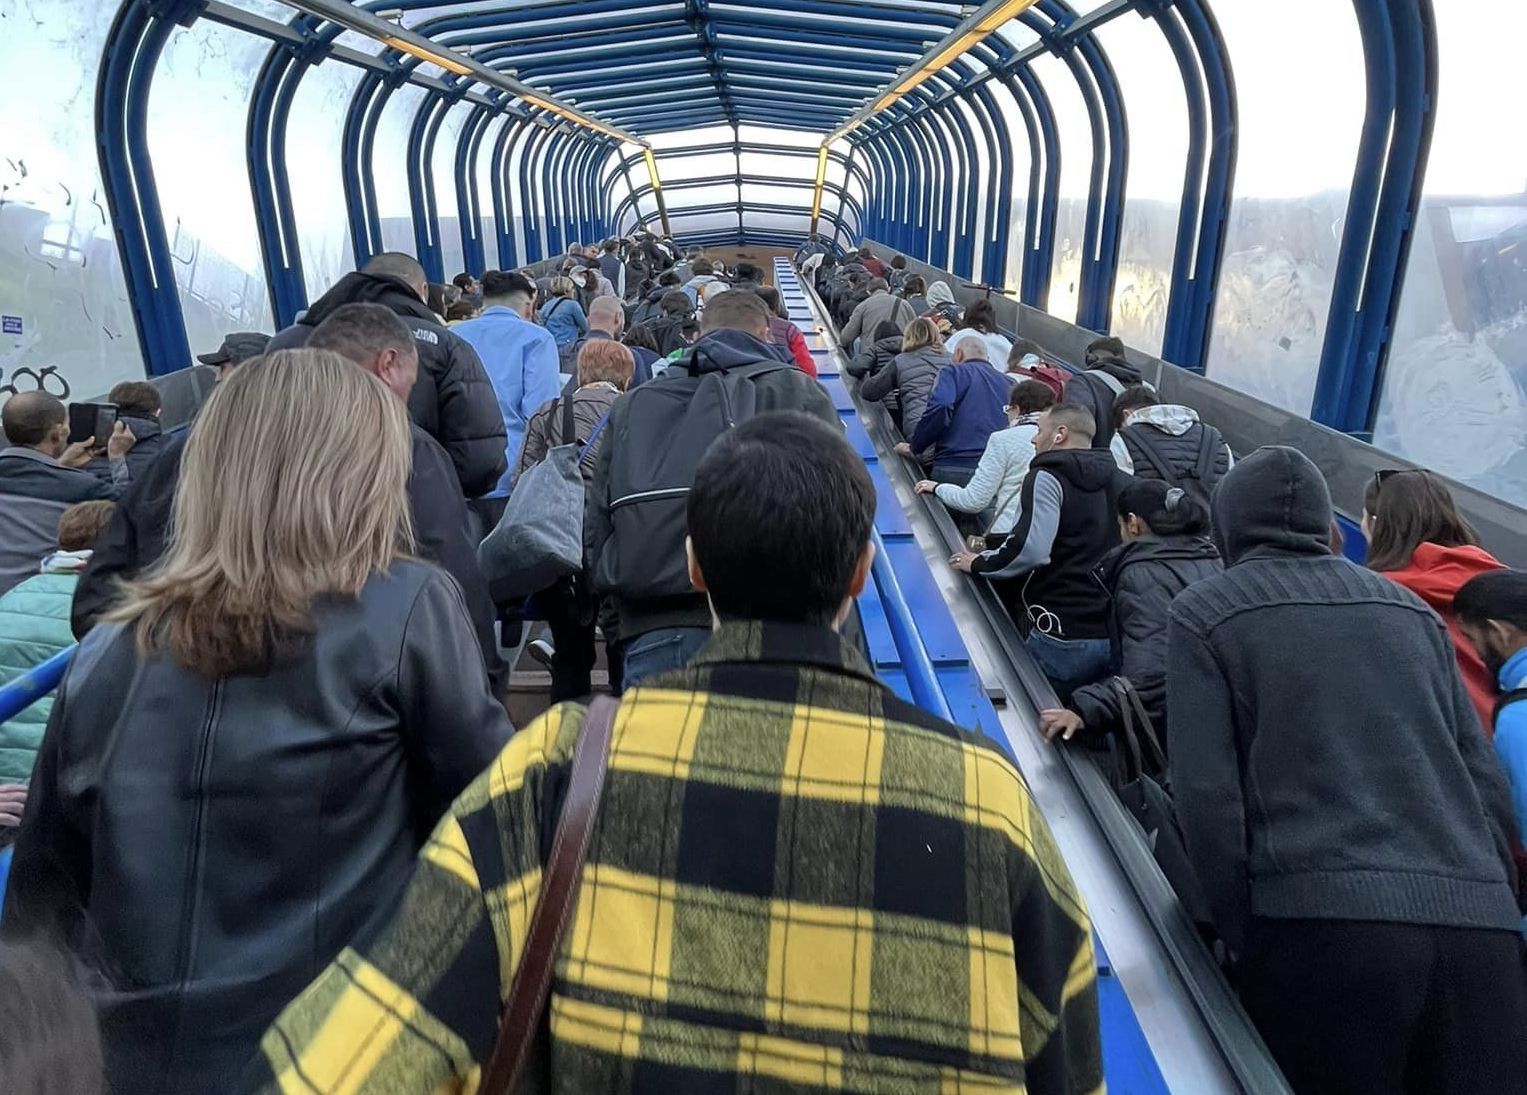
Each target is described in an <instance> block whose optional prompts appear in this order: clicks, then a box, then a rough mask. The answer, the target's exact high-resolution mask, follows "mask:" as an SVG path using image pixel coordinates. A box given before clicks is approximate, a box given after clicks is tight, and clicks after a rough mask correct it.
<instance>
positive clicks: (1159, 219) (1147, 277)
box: [1098, 18, 1188, 354]
mask: <svg viewBox="0 0 1527 1095" xmlns="http://www.w3.org/2000/svg"><path fill="white" fill-rule="evenodd" d="M1098 38H1099V41H1100V42H1101V43H1102V45H1103V48H1104V49H1106V50H1107V51H1108V59H1109V61H1110V62H1112V64H1113V68H1114V72H1115V73H1116V74H1117V76H1118V78H1119V86H1120V88H1121V90H1122V93H1123V97H1124V112H1125V115H1126V117H1127V118H1128V121H1129V146H1130V157H1129V178H1128V180H1127V183H1126V185H1125V190H1124V217H1123V222H1122V224H1121V225H1120V230H1121V236H1120V240H1119V274H1118V279H1117V280H1116V281H1115V283H1114V290H1113V331H1112V333H1113V334H1116V335H1118V336H1119V337H1120V338H1122V339H1123V340H1124V341H1125V342H1126V343H1128V344H1129V345H1131V346H1135V347H1138V348H1139V349H1141V350H1144V351H1146V352H1147V353H1150V354H1160V353H1161V340H1162V336H1163V335H1164V334H1165V333H1166V307H1167V300H1168V297H1169V296H1170V295H1171V289H1172V257H1173V255H1174V254H1175V252H1176V250H1177V219H1178V213H1179V212H1180V211H1181V208H1182V179H1183V171H1184V169H1185V167H1186V164H1187V159H1188V97H1187V92H1186V91H1185V90H1184V89H1183V85H1182V80H1181V78H1180V77H1179V75H1178V68H1177V61H1176V59H1175V58H1174V57H1173V56H1172V49H1171V47H1170V46H1169V45H1167V41H1166V37H1165V36H1164V35H1163V34H1162V33H1161V30H1160V28H1159V26H1158V25H1157V23H1156V21H1155V20H1154V19H1130V18H1124V19H1115V20H1113V21H1112V22H1110V23H1107V24H1105V25H1104V26H1103V27H1101V28H1100V29H1099V30H1098Z"/></svg>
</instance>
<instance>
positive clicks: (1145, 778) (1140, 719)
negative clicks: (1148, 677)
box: [1110, 677, 1213, 929]
mask: <svg viewBox="0 0 1527 1095" xmlns="http://www.w3.org/2000/svg"><path fill="white" fill-rule="evenodd" d="M1111 683H1112V686H1113V688H1114V691H1115V692H1117V693H1118V697H1119V710H1120V712H1121V714H1122V719H1121V727H1120V730H1119V732H1118V733H1117V734H1114V735H1111V736H1110V752H1111V753H1112V754H1113V761H1114V763H1113V771H1112V773H1111V776H1110V779H1111V782H1112V783H1113V788H1114V792H1115V793H1116V794H1117V795H1118V796H1119V801H1120V802H1122V803H1123V804H1124V808H1125V809H1126V810H1128V811H1129V815H1130V817H1132V818H1134V819H1135V823H1136V824H1137V825H1139V826H1140V828H1141V830H1142V831H1143V832H1144V833H1145V841H1146V843H1147V844H1148V845H1149V846H1150V849H1151V854H1152V855H1154V856H1155V858H1156V864H1157V866H1159V867H1160V868H1161V873H1162V874H1163V875H1165V876H1166V880H1167V881H1168V882H1169V883H1171V885H1172V889H1173V890H1175V891H1176V892H1177V898H1178V900H1180V901H1181V902H1182V906H1183V908H1184V909H1186V910H1187V912H1188V915H1189V916H1191V917H1192V918H1193V922H1194V923H1195V924H1197V925H1199V927H1200V928H1201V929H1203V928H1207V927H1209V926H1210V925H1212V923H1213V917H1212V915H1211V913H1210V910H1209V899H1208V898H1207V897H1206V896H1204V891H1203V887H1202V886H1200V885H1199V882H1198V875H1197V873H1196V872H1195V871H1194V870H1193V862H1192V860H1190V859H1189V858H1188V849H1187V845H1186V844H1185V843H1184V842H1183V839H1182V830H1181V829H1180V828H1179V827H1178V825H1177V813H1176V811H1175V810H1174V809H1173V807H1172V795H1171V787H1170V783H1169V782H1168V775H1167V763H1166V752H1165V751H1164V750H1163V749H1162V748H1161V742H1160V741H1159V740H1158V739H1157V737H1156V731H1155V729H1154V728H1153V727H1152V726H1151V720H1150V716H1149V715H1148V714H1146V711H1145V705H1144V704H1143V703H1141V702H1140V696H1139V694H1138V693H1136V692H1135V689H1134V686H1133V685H1131V684H1130V683H1129V681H1128V680H1127V679H1126V678H1124V677H1115V678H1113V681H1112V682H1111ZM1121 738H1122V746H1123V748H1122V749H1121V748H1120V747H1119V745H1120V744H1121V743H1120V742H1119V740H1118V739H1121Z"/></svg>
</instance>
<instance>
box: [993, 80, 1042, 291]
mask: <svg viewBox="0 0 1527 1095" xmlns="http://www.w3.org/2000/svg"><path fill="white" fill-rule="evenodd" d="M990 87H991V93H992V98H993V99H995V100H996V102H997V109H998V110H999V111H1000V112H1001V115H1002V132H1000V133H999V134H998V139H999V140H1000V141H1002V142H1003V143H1005V144H1006V146H1007V149H1008V154H1009V155H1010V156H1011V157H1012V159H1013V191H1012V193H1011V194H1010V195H1009V196H1008V209H1009V213H1008V226H1007V268H1006V269H1005V270H1003V271H1002V285H1003V288H1005V289H1009V290H1013V291H1016V290H1017V289H1018V287H1019V286H1020V285H1022V284H1023V231H1024V225H1025V224H1026V223H1027V222H1028V217H1029V171H1030V169H1031V165H1032V162H1033V159H1032V157H1033V156H1034V154H1035V150H1034V149H1033V148H1032V146H1031V145H1030V143H1029V131H1028V128H1027V127H1026V126H1025V125H1024V124H1023V113H1022V112H1021V111H1020V110H1019V108H1018V103H1017V102H1016V101H1015V100H1014V98H1013V93H1012V92H1011V91H1009V90H1008V88H1007V85H1006V84H1004V83H1002V82H1000V81H996V80H994V81H992V83H991V85H990ZM1041 155H1042V153H1041ZM990 274H991V276H996V272H995V271H992V272H990Z"/></svg>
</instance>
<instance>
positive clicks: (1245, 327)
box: [1208, 0, 1445, 414]
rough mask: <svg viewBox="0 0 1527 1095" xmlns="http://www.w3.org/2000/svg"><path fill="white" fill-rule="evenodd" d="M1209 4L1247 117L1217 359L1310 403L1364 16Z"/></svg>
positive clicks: (1356, 104)
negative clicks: (1359, 24)
mask: <svg viewBox="0 0 1527 1095" xmlns="http://www.w3.org/2000/svg"><path fill="white" fill-rule="evenodd" d="M1444 6H1445V5H1444ZM1214 10H1215V14H1216V15H1217V16H1218V18H1219V24H1220V29H1221V31H1222V32H1223V33H1224V37H1225V43H1226V47H1227V48H1228V50H1229V53H1230V62H1231V64H1232V66H1233V67H1234V69H1235V84H1236V97H1237V103H1238V109H1239V112H1240V126H1239V148H1238V151H1237V157H1236V171H1235V198H1234V201H1233V203H1232V205H1231V208H1230V223H1229V226H1228V228H1227V232H1226V239H1225V262H1224V268H1223V271H1222V273H1221V275H1220V284H1219V296H1218V300H1217V301H1216V304H1215V313H1214V332H1213V335H1214V337H1213V342H1212V344H1211V345H1210V348H1209V364H1208V371H1209V375H1210V376H1212V377H1213V378H1214V379H1215V380H1218V381H1220V382H1222V383H1225V384H1230V385H1233V386H1234V387H1237V388H1239V389H1241V390H1242V391H1244V392H1248V393H1249V394H1251V395H1254V396H1256V397H1258V398H1259V399H1265V400H1267V401H1268V402H1271V403H1276V404H1278V405H1279V406H1281V407H1284V408H1286V409H1288V410H1290V411H1294V412H1296V413H1298V414H1308V413H1309V411H1310V405H1311V403H1312V401H1313V399H1314V395H1315V374H1316V372H1317V370H1318V369H1319V365H1320V347H1321V342H1322V340H1323V339H1324V338H1325V329H1326V319H1327V317H1328V315H1329V313H1330V306H1331V279H1332V276H1333V275H1334V273H1335V269H1336V257H1337V252H1338V251H1339V250H1340V247H1341V233H1342V228H1343V222H1344V218H1345V217H1346V211H1347V196H1348V193H1349V191H1350V190H1351V187H1352V171H1353V166H1354V164H1355V163H1356V156H1357V145H1358V140H1359V135H1360V133H1361V130H1362V124H1363V110H1364V105H1365V103H1366V92H1365V88H1364V69H1363V63H1362V57H1363V45H1362V39H1361V37H1360V36H1359V34H1358V29H1357V17H1356V15H1355V14H1354V12H1353V8H1352V5H1351V4H1333V3H1330V2H1329V0H1289V2H1288V3H1283V4H1245V3H1229V4H1223V3H1222V4H1216V5H1215V8H1214ZM1315 26H1318V27H1319V28H1320V29H1319V33H1318V34H1317V33H1312V32H1311V29H1310V28H1311V27H1315Z"/></svg>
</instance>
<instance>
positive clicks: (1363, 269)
mask: <svg viewBox="0 0 1527 1095" xmlns="http://www.w3.org/2000/svg"><path fill="white" fill-rule="evenodd" d="M1357 16H1358V27H1359V30H1360V32H1361V34H1362V39H1363V49H1364V54H1365V55H1366V57H1367V59H1368V63H1367V74H1368V108H1367V112H1366V115H1365V117H1364V119H1363V130H1362V138H1361V140H1360V142H1359V144H1358V156H1357V166H1356V169H1355V171H1354V173H1353V178H1352V192H1351V196H1350V197H1349V199H1348V202H1347V214H1346V226H1345V228H1344V229H1343V231H1342V241H1341V250H1340V253H1339V256H1338V259H1337V265H1336V276H1335V279H1334V284H1333V286H1332V292H1331V310H1330V317H1329V319H1328V321H1327V324H1326V337H1325V344H1324V346H1323V347H1322V349H1321V355H1320V371H1319V373H1318V374H1317V376H1316V380H1315V399H1314V406H1313V407H1312V409H1311V415H1310V416H1311V417H1312V418H1313V419H1314V420H1315V421H1317V422H1322V423H1324V424H1325V425H1327V426H1330V427H1332V428H1333V429H1337V430H1341V431H1343V432H1345V433H1351V434H1355V435H1357V436H1359V437H1361V438H1363V439H1364V440H1371V439H1372V436H1373V424H1374V420H1375V418H1376V417H1377V415H1378V403H1379V397H1380V395H1381V394H1382V391H1383V381H1384V366H1385V363H1386V359H1387V356H1388V350H1389V341H1390V334H1391V332H1392V331H1393V327H1394V316H1395V310H1396V309H1397V307H1398V306H1399V300H1400V287H1401V282H1402V279H1403V278H1404V276H1405V264H1406V260H1407V258H1408V256H1409V253H1410V243H1411V238H1412V235H1413V233H1414V231H1415V225H1416V220H1417V214H1418V213H1419V210H1420V205H1421V191H1422V182H1423V180H1424V176H1425V171H1426V160H1427V156H1428V154H1429V152H1430V149H1431V135H1432V126H1433V124H1434V122H1435V119H1436V110H1435V104H1436V96H1437V34H1436V24H1435V20H1434V18H1433V16H1432V7H1431V0H1410V2H1406V3H1387V2H1385V0H1357Z"/></svg>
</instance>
